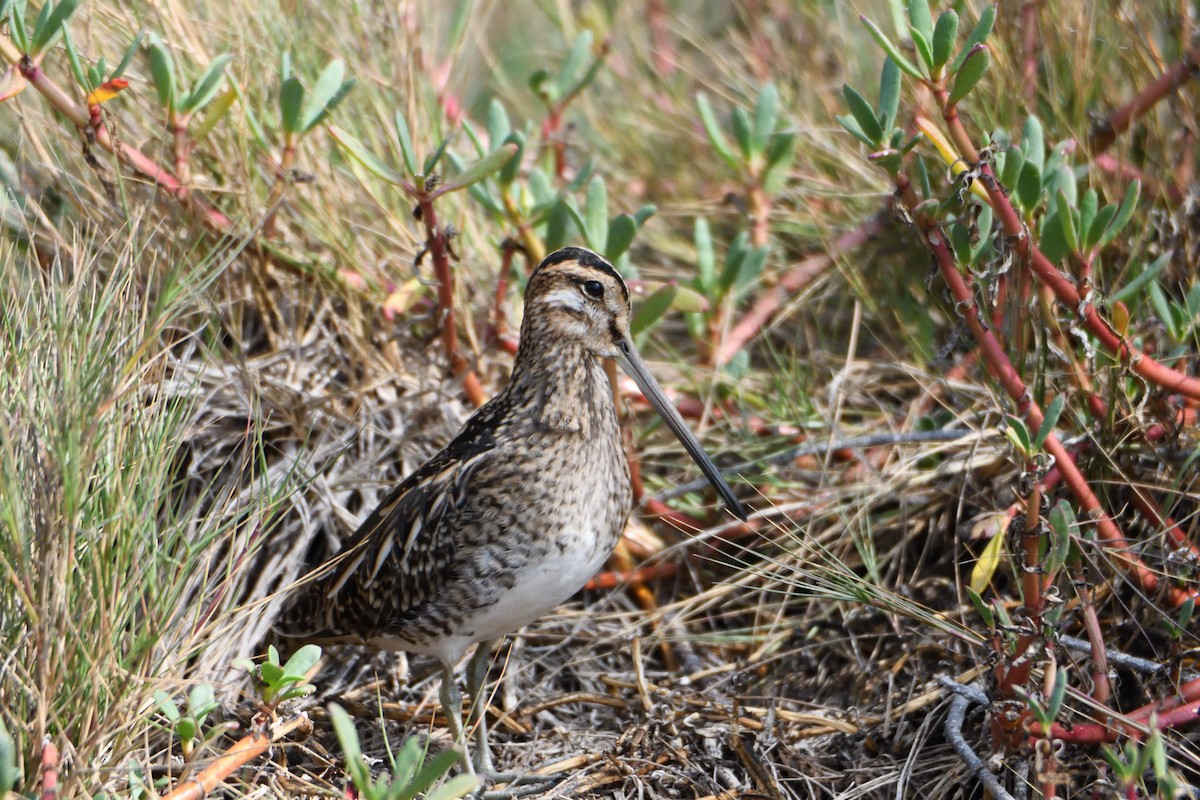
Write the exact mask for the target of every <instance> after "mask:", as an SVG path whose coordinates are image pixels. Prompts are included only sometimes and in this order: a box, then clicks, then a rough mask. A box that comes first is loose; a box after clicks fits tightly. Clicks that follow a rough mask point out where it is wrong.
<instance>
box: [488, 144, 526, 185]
mask: <svg viewBox="0 0 1200 800" xmlns="http://www.w3.org/2000/svg"><path fill="white" fill-rule="evenodd" d="M509 145H512V146H513V147H515V148H516V155H515V157H513V158H510V159H509V160H508V161H506V162H504V166H503V167H501V168H500V175H499V177H498V178H497V180H498V181H499V182H500V185H501V186H511V185H512V183H513V181H515V180H516V179H517V173H518V172H520V170H521V161H522V160H523V159H524V158H525V135H524V134H522V133H520V132H519V131H513V132H512V133H510V134H508V137H507V138H506V139H505V141H504V146H505V147H508V146H509ZM532 177H533V176H532V174H531V175H530V178H532Z"/></svg>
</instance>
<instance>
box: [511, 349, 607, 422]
mask: <svg viewBox="0 0 1200 800" xmlns="http://www.w3.org/2000/svg"><path fill="white" fill-rule="evenodd" d="M536 344H537V343H536V342H533V341H529V340H526V339H525V337H524V336H522V339H521V346H520V349H519V351H518V352H517V358H516V362H515V365H514V367H513V374H512V378H511V379H510V381H509V385H508V388H507V389H506V392H507V393H508V394H509V395H510V398H511V400H512V401H514V402H516V403H518V404H520V405H522V406H524V407H525V408H527V409H529V411H530V416H531V419H532V421H534V422H535V424H537V425H538V426H539V427H541V428H544V429H549V430H558V431H564V432H574V433H580V434H583V435H584V436H592V435H595V434H597V433H598V432H600V431H602V430H607V429H608V428H610V427H613V426H615V424H616V414H615V411H614V406H613V398H612V389H611V388H610V384H609V382H608V375H607V373H605V371H604V365H603V362H602V361H601V360H600V359H599V358H597V357H596V356H595V355H593V354H592V353H591V352H589V351H587V350H585V349H584V348H583V347H579V346H574V345H566V344H560V343H556V344H555V345H554V346H553V347H549V348H545V347H538V346H536Z"/></svg>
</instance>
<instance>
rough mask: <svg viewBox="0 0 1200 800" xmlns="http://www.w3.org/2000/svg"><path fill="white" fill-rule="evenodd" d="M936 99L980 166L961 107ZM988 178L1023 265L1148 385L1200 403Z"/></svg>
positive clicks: (955, 136) (1190, 384) (959, 143)
mask: <svg viewBox="0 0 1200 800" xmlns="http://www.w3.org/2000/svg"><path fill="white" fill-rule="evenodd" d="M934 94H935V96H936V97H937V100H938V104H939V105H940V106H941V107H942V118H943V119H944V120H945V121H946V125H947V128H948V130H949V132H950V138H951V140H952V141H953V142H954V145H955V147H956V148H958V152H959V155H960V156H962V157H963V158H964V159H966V161H967V162H969V163H971V164H978V163H979V152H978V151H977V150H976V149H975V145H974V144H973V143H972V142H971V138H970V136H968V135H967V131H966V128H964V127H963V123H962V120H961V119H960V118H959V116H958V109H957V107H956V106H955V105H954V104H953V103H950V102H949V94H948V93H947V92H946V90H945V88H944V87H935V89H934ZM979 169H980V172H981V174H982V176H983V178H982V183H983V187H984V189H985V190H986V191H987V194H988V198H989V199H990V200H991V206H992V209H993V211H994V212H995V214H996V217H997V218H998V219H999V220H1000V224H1001V226H1002V227H1003V228H1004V232H1005V233H1006V234H1007V235H1009V236H1011V237H1014V238H1015V239H1016V242H1017V244H1016V248H1017V255H1018V256H1020V261H1021V263H1029V264H1031V265H1032V267H1033V271H1034V272H1035V273H1036V274H1037V276H1038V277H1039V278H1040V279H1041V280H1042V282H1043V283H1044V284H1046V285H1047V286H1049V287H1050V289H1051V290H1052V291H1053V292H1054V296H1055V297H1057V298H1058V300H1059V302H1060V303H1063V304H1065V305H1066V306H1067V307H1068V308H1070V309H1072V310H1074V311H1075V313H1076V314H1077V315H1078V316H1080V317H1082V318H1083V323H1084V326H1085V327H1086V328H1087V330H1088V332H1089V333H1091V334H1092V335H1093V336H1095V337H1096V339H1097V340H1099V342H1100V344H1101V345H1102V346H1103V347H1104V349H1106V350H1107V351H1109V352H1110V353H1112V354H1114V355H1115V356H1116V357H1117V358H1118V359H1120V361H1121V362H1122V363H1128V364H1129V367H1130V369H1132V370H1133V371H1134V372H1136V373H1137V374H1138V375H1140V376H1141V377H1143V378H1145V379H1146V380H1147V381H1149V382H1151V383H1154V384H1157V385H1158V386H1162V387H1163V388H1165V389H1167V390H1168V391H1172V392H1178V393H1179V394H1182V395H1186V396H1187V397H1190V398H1193V399H1196V400H1200V380H1197V379H1196V378H1192V377H1189V376H1187V375H1185V374H1183V373H1182V372H1179V371H1177V370H1174V369H1171V368H1170V367H1166V366H1164V365H1162V364H1160V363H1158V362H1157V361H1155V360H1154V359H1153V358H1151V357H1150V356H1148V355H1146V354H1145V353H1143V352H1142V351H1140V350H1138V349H1137V348H1136V347H1134V346H1133V345H1131V344H1130V343H1129V342H1127V341H1126V340H1125V338H1124V337H1122V336H1120V335H1118V334H1117V332H1116V330H1115V329H1113V327H1112V326H1111V325H1110V324H1109V323H1108V321H1107V320H1105V319H1104V318H1102V317H1101V316H1100V312H1099V311H1097V310H1096V306H1095V304H1094V303H1092V302H1091V301H1090V300H1089V301H1087V302H1084V301H1083V298H1081V297H1080V296H1079V291H1078V289H1076V287H1075V284H1074V282H1072V280H1071V279H1070V278H1069V277H1067V276H1066V275H1065V274H1063V273H1062V272H1061V271H1059V270H1058V268H1056V267H1055V266H1054V265H1053V264H1052V263H1050V259H1048V258H1046V256H1045V255H1044V254H1043V253H1042V251H1041V250H1039V249H1038V248H1037V247H1035V246H1034V245H1033V242H1032V241H1031V237H1030V236H1029V234H1028V232H1027V231H1026V230H1025V227H1024V225H1023V224H1022V222H1021V216H1020V214H1018V213H1017V210H1016V209H1015V208H1013V206H1012V203H1011V202H1009V197H1008V193H1007V192H1006V191H1005V189H1004V187H1002V186H1001V185H1000V181H999V180H997V178H996V175H995V173H994V172H992V167H991V165H990V164H986V163H984V164H979Z"/></svg>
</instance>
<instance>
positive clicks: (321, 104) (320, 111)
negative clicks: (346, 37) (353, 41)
mask: <svg viewBox="0 0 1200 800" xmlns="http://www.w3.org/2000/svg"><path fill="white" fill-rule="evenodd" d="M345 75H346V62H345V61H343V60H342V59H340V58H335V59H334V60H333V61H330V62H329V64H328V65H327V66H326V67H325V69H324V70H322V72H321V75H320V77H318V78H317V83H316V85H315V86H313V90H312V95H310V96H309V98H308V102H307V103H305V105H304V120H303V122H301V124H300V128H301V130H302V131H304V132H305V133H307V132H308V131H311V130H312V129H313V128H315V127H317V126H318V125H320V124H321V123H322V122H324V121H325V119H326V117H328V116H329V115H330V114H332V113H333V110H334V109H335V108H337V107H338V105H339V104H340V103H341V102H342V101H343V100H345V99H346V95H348V94H350V92H351V90H352V89H354V87H355V85H356V84H357V81H356V80H355V79H354V78H350V79H349V80H345Z"/></svg>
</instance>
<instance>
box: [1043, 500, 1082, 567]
mask: <svg viewBox="0 0 1200 800" xmlns="http://www.w3.org/2000/svg"><path fill="white" fill-rule="evenodd" d="M1046 522H1047V524H1048V526H1049V528H1050V550H1049V552H1048V553H1047V557H1046V570H1047V571H1048V572H1050V573H1054V572H1057V571H1058V570H1059V569H1061V568H1062V566H1063V564H1066V563H1067V557H1068V556H1070V554H1071V529H1072V528H1074V527H1075V526H1076V522H1075V511H1074V510H1073V509H1072V508H1071V504H1070V503H1068V502H1067V501H1066V500H1059V501H1058V502H1057V503H1055V505H1054V507H1053V508H1051V509H1050V513H1049V514H1047V515H1046Z"/></svg>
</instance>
